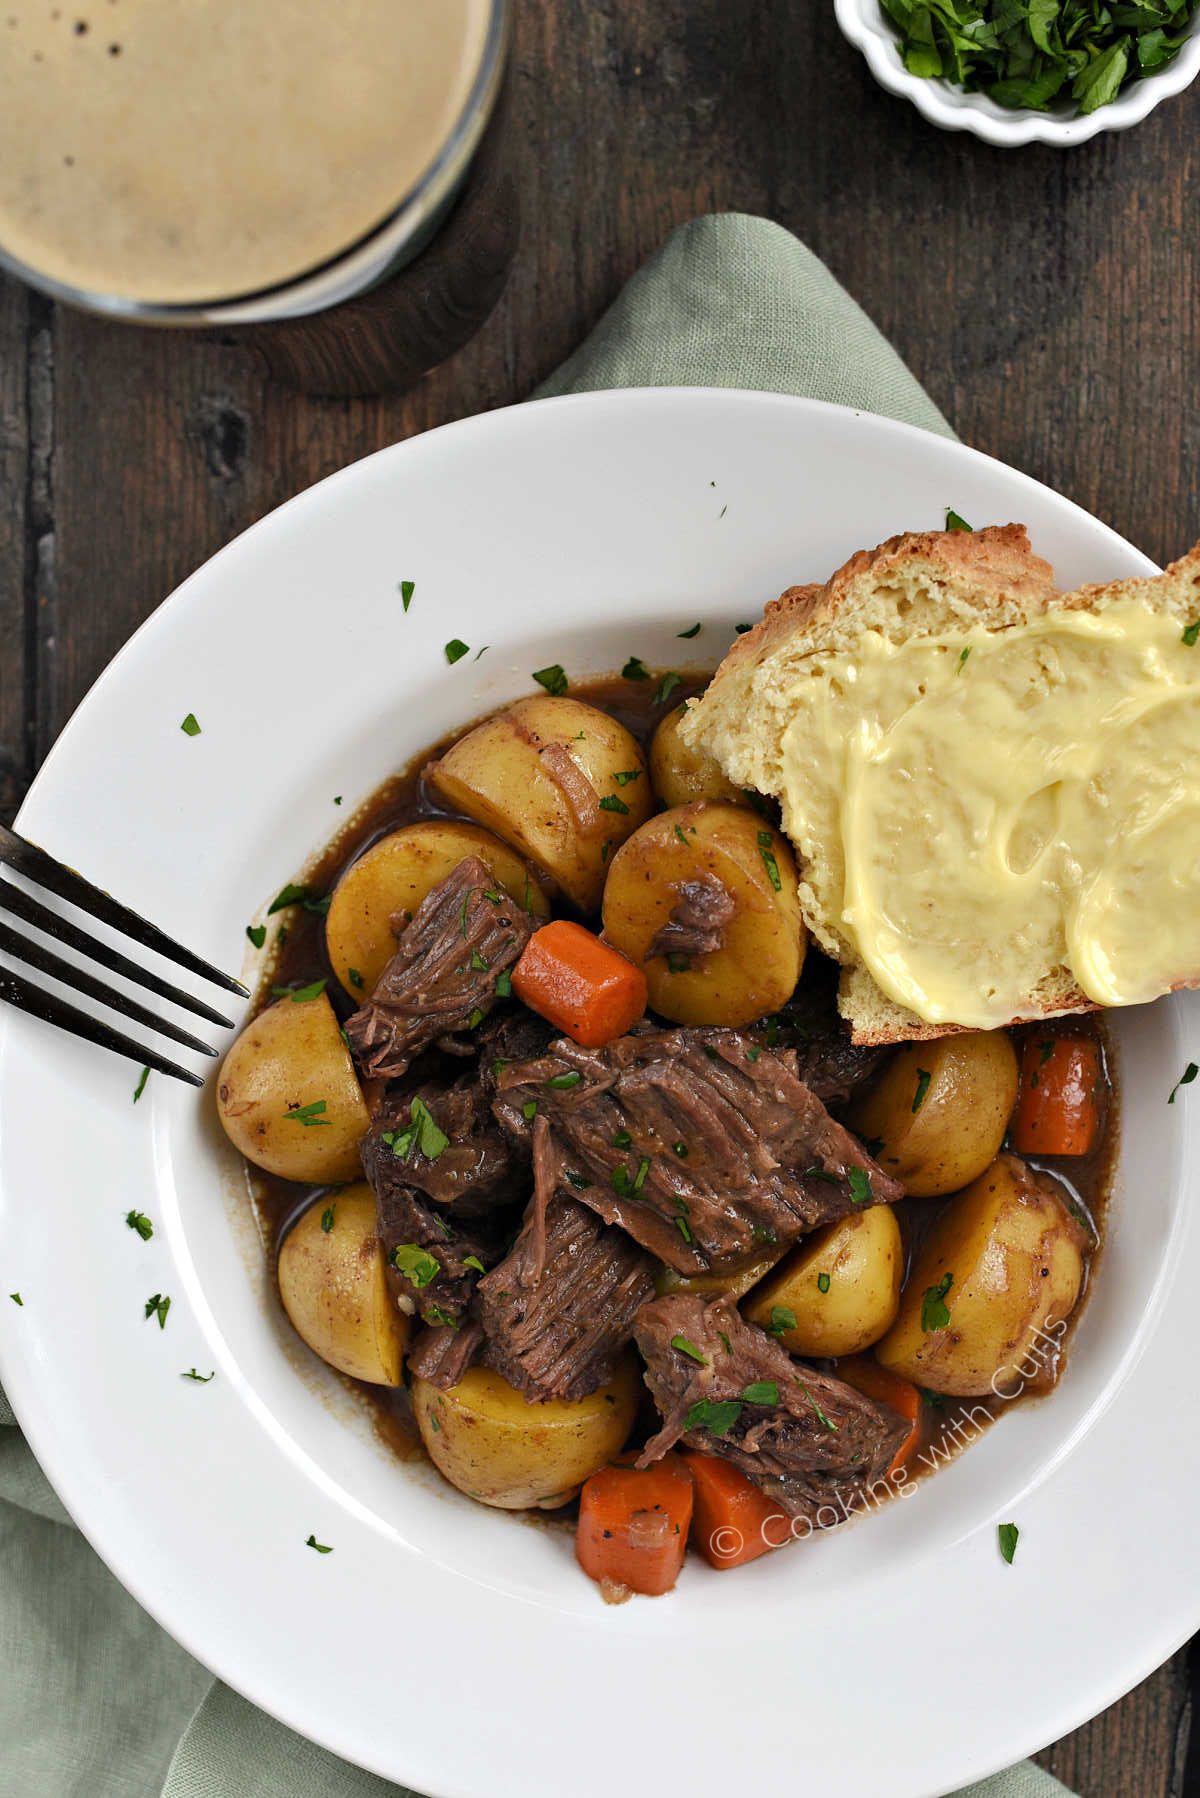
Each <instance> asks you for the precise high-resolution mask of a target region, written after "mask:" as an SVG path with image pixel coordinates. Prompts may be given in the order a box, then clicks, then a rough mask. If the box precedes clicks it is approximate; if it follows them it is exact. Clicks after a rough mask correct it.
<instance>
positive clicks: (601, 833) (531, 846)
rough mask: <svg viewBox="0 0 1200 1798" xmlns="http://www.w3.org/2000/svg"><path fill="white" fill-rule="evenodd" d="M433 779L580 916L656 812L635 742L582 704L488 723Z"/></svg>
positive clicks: (552, 704) (564, 702)
mask: <svg viewBox="0 0 1200 1798" xmlns="http://www.w3.org/2000/svg"><path fill="white" fill-rule="evenodd" d="M619 774H620V775H624V776H627V778H626V779H624V780H618V779H617V776H618V775H619ZM428 777H429V779H430V780H431V782H432V784H433V785H434V786H435V787H436V788H437V790H438V792H439V793H440V794H441V796H442V798H443V799H444V800H445V801H446V802H447V804H449V805H450V806H452V807H453V809H454V810H455V811H459V812H463V813H465V814H466V816H467V817H469V818H474V819H475V821H476V823H478V824H482V825H483V826H484V827H485V829H487V830H491V831H494V832H495V834H496V835H497V836H498V837H502V838H503V839H504V841H505V842H506V843H508V844H509V845H511V847H512V848H513V849H515V850H516V851H517V852H518V854H520V855H523V856H526V857H527V858H528V859H529V860H530V861H531V862H533V864H534V866H535V867H537V868H540V869H542V870H543V872H544V873H546V874H548V875H549V876H550V878H551V879H552V880H553V881H555V882H556V883H557V884H558V886H560V887H561V888H562V890H563V892H564V893H565V894H566V896H567V898H568V899H569V900H570V901H571V902H572V904H573V905H575V906H577V907H578V908H579V910H580V911H583V912H592V911H595V910H596V909H597V908H598V906H599V904H600V894H601V892H602V891H603V888H604V878H605V875H606V874H607V872H608V867H609V863H610V861H611V858H612V855H613V853H614V852H615V850H616V849H617V848H618V846H619V845H620V844H621V843H623V842H624V841H625V839H626V837H627V836H628V835H629V834H630V832H631V831H633V830H636V829H637V827H638V825H639V824H641V823H642V822H643V821H644V820H645V819H646V818H648V817H649V815H650V812H651V811H652V809H653V806H654V795H653V793H652V792H651V790H650V780H649V776H648V775H647V773H646V763H645V760H644V758H643V756H642V752H641V750H640V749H639V748H638V746H637V743H636V742H635V741H634V739H633V737H631V736H630V734H629V732H628V731H627V730H626V729H625V727H624V725H622V724H618V723H617V722H616V720H615V719H613V718H610V717H609V716H608V714H607V713H606V712H601V711H598V710H597V708H596V707H595V706H590V705H584V704H583V703H582V701H580V700H578V699H566V698H562V699H555V698H549V697H547V698H542V699H522V700H520V701H519V702H518V703H517V704H516V705H512V706H509V707H508V709H507V710H506V711H503V712H498V713H497V714H496V716H495V717H494V718H485V719H484V721H483V723H482V724H477V725H476V726H475V729H474V730H472V731H468V732H467V735H466V736H465V737H461V738H460V739H459V741H458V742H457V743H455V744H453V745H452V746H451V748H449V749H448V750H447V751H446V753H445V755H444V756H443V757H442V758H441V760H440V761H439V762H434V763H433V764H432V766H431V768H430V769H429V776H428Z"/></svg>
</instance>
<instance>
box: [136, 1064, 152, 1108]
mask: <svg viewBox="0 0 1200 1798" xmlns="http://www.w3.org/2000/svg"><path fill="white" fill-rule="evenodd" d="M149 1078H150V1069H149V1068H143V1069H142V1077H141V1079H140V1080H139V1081H138V1083H137V1085H136V1086H135V1087H134V1089H133V1102H134V1104H135V1105H136V1104H137V1102H138V1100H139V1099H140V1098H141V1096H142V1094H143V1093H144V1092H145V1090H146V1082H147V1080H149Z"/></svg>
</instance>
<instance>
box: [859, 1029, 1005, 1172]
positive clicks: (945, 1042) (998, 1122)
mask: <svg viewBox="0 0 1200 1798" xmlns="http://www.w3.org/2000/svg"><path fill="white" fill-rule="evenodd" d="M1016 1102H1017V1056H1016V1051H1015V1049H1014V1048H1013V1046H1012V1042H1011V1040H1010V1038H1009V1036H1008V1034H1007V1032H1005V1031H1003V1030H979V1031H972V1032H970V1033H968V1034H963V1035H961V1036H943V1037H940V1038H939V1039H938V1040H937V1041H936V1042H927V1043H910V1044H909V1045H908V1046H907V1047H905V1048H903V1049H899V1050H897V1052H896V1054H895V1055H894V1056H893V1057H892V1059H891V1060H890V1061H889V1062H888V1064H887V1066H886V1067H885V1068H884V1070H883V1074H882V1075H881V1077H880V1079H879V1080H878V1082H877V1083H876V1084H875V1085H874V1086H873V1087H871V1088H870V1090H869V1091H868V1092H867V1093H866V1094H865V1095H864V1096H863V1098H862V1099H861V1100H860V1101H859V1103H858V1105H857V1106H856V1107H855V1108H854V1110H853V1112H852V1113H851V1118H850V1124H851V1128H852V1129H853V1130H854V1131H855V1132H856V1134H857V1135H859V1136H861V1137H862V1138H863V1140H864V1142H870V1143H871V1144H872V1145H874V1144H875V1143H876V1142H879V1143H881V1144H882V1147H881V1148H878V1149H875V1148H874V1147H873V1148H872V1153H873V1154H874V1155H875V1158H876V1160H877V1161H878V1162H879V1164H880V1166H881V1167H883V1168H886V1169H887V1171H888V1173H889V1174H895V1176H896V1178H897V1179H898V1180H902V1181H903V1183H904V1187H905V1190H906V1191H907V1192H909V1193H911V1194H912V1196H913V1197H914V1198H919V1199H926V1198H932V1197H934V1196H935V1195H936V1194H939V1193H947V1192H957V1191H958V1190H959V1188H960V1187H962V1186H966V1185H967V1183H968V1182H969V1181H971V1180H974V1179H975V1178H976V1177H977V1176H978V1175H979V1174H981V1173H982V1172H983V1170H984V1169H985V1168H986V1167H988V1166H989V1165H990V1164H991V1162H992V1161H993V1160H994V1158H995V1156H996V1154H997V1153H998V1151H999V1148H1000V1144H1001V1143H1002V1142H1003V1141H1004V1132H1005V1130H1006V1129H1007V1128H1008V1120H1009V1118H1010V1116H1011V1115H1012V1109H1013V1106H1014V1105H1015V1104H1016Z"/></svg>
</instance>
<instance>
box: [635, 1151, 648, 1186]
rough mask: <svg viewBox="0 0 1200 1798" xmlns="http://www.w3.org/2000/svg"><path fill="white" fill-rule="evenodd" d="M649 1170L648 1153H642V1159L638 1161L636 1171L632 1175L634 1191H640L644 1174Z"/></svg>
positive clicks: (644, 1180)
mask: <svg viewBox="0 0 1200 1798" xmlns="http://www.w3.org/2000/svg"><path fill="white" fill-rule="evenodd" d="M649 1172H650V1157H649V1156H648V1155H643V1156H642V1159H641V1160H640V1161H639V1163H638V1171H637V1173H636V1174H635V1175H634V1179H633V1190H634V1192H641V1190H642V1188H643V1186H644V1185H645V1184H646V1175H647V1174H648V1173H649Z"/></svg>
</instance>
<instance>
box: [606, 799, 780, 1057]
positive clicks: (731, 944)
mask: <svg viewBox="0 0 1200 1798" xmlns="http://www.w3.org/2000/svg"><path fill="white" fill-rule="evenodd" d="M714 878H715V880H716V881H719V882H720V885H721V886H722V887H723V888H724V890H725V893H726V894H727V895H728V898H729V899H730V900H731V901H732V902H733V915H732V917H731V918H730V920H729V922H728V923H726V924H724V925H723V926H722V927H721V942H720V947H719V948H717V949H714V950H711V951H709V952H707V953H703V954H691V955H682V954H680V955H674V954H673V955H671V956H670V958H669V959H668V956H667V955H666V954H663V953H661V952H659V953H652V951H653V950H654V949H655V945H656V939H657V937H658V934H659V932H660V931H661V929H662V927H663V925H664V924H666V923H667V921H668V920H669V918H670V917H671V913H672V911H673V910H674V909H675V907H676V906H677V905H678V904H679V903H680V901H681V899H682V898H683V896H684V895H683V894H682V892H681V888H682V887H683V886H684V885H685V883H687V882H700V883H701V884H703V883H704V882H706V881H709V882H711V881H712V880H714ZM604 934H605V936H606V937H607V938H608V940H609V942H610V943H611V944H612V946H613V948H614V949H619V950H620V952H621V954H622V955H624V956H627V957H628V958H629V960H630V961H632V962H634V963H635V964H636V965H637V966H638V967H640V968H643V969H644V970H645V974H646V983H647V985H648V987H649V989H650V1004H651V1006H652V1007H653V1008H654V1010H655V1011H657V1012H661V1014H662V1016H663V1017H665V1018H673V1019H674V1020H675V1021H676V1022H677V1023H679V1024H749V1023H751V1022H752V1021H753V1019H755V1018H761V1017H762V1016H763V1015H764V1013H766V1012H769V1011H777V1010H778V1009H779V1007H780V1006H781V1005H784V1004H786V1002H787V1001H788V1000H789V999H790V998H791V996H792V993H793V992H794V991H795V987H796V982H797V980H798V979H799V978H800V969H801V967H802V965H803V963H804V950H805V945H806V943H807V933H806V931H805V928H804V923H803V920H802V919H801V916H800V902H799V899H798V897H797V893H796V864H795V862H794V861H793V860H792V852H791V850H790V849H789V848H788V846H787V844H786V842H785V841H784V839H783V838H782V837H781V836H780V835H779V832H778V831H776V830H770V829H768V828H767V826H766V825H765V824H764V823H763V821H762V819H761V818H759V817H756V815H755V814H754V813H753V812H752V811H750V810H749V809H748V808H747V807H746V806H739V805H728V804H726V803H724V802H722V801H717V800H711V799H701V800H698V801H696V803H695V804H693V805H684V806H679V807H677V808H676V809H674V810H673V811H669V812H661V813H660V814H659V816H658V817H657V818H651V819H650V821H649V823H648V824H643V825H642V827H641V829H640V830H636V831H635V832H634V833H633V835H632V836H631V837H630V839H629V841H628V842H627V843H626V844H625V846H624V848H623V849H619V850H618V851H617V854H616V856H615V857H614V858H613V863H612V867H611V869H610V870H609V876H608V884H607V885H606V886H605V889H604Z"/></svg>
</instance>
